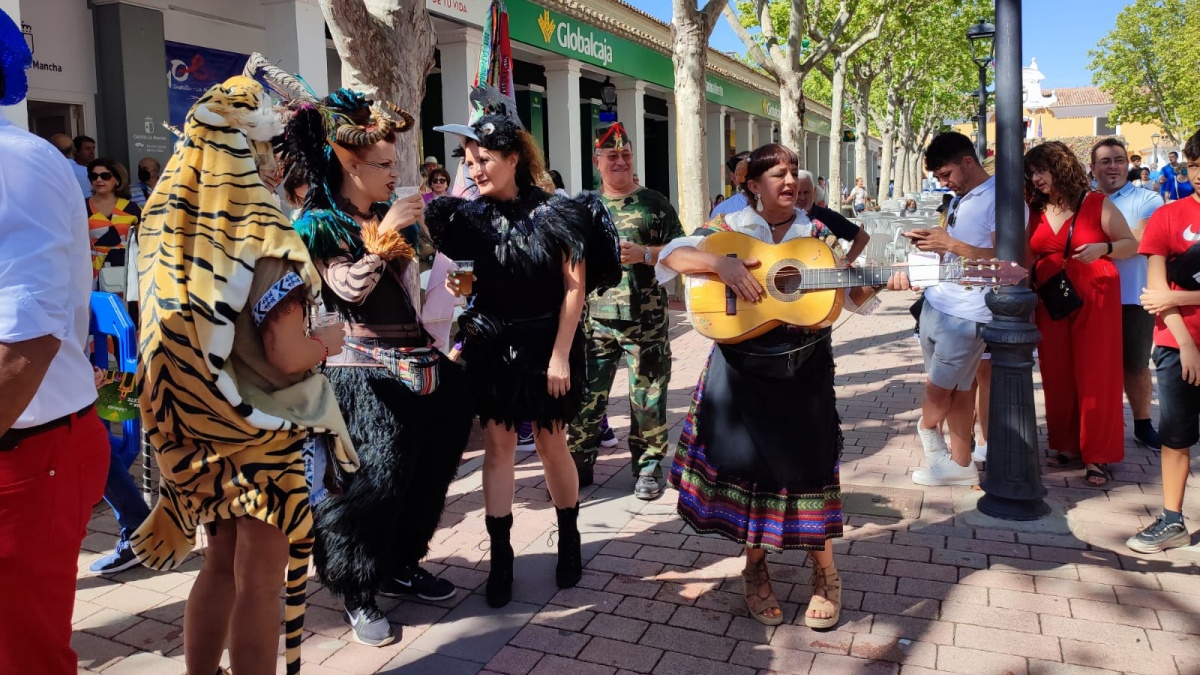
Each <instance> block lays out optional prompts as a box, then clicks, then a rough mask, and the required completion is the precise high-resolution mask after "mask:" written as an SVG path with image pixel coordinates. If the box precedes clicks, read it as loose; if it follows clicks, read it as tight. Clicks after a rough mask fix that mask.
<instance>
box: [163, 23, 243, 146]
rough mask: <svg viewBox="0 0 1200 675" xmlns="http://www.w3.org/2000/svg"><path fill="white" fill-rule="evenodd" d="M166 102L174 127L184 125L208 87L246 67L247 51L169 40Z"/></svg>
mask: <svg viewBox="0 0 1200 675" xmlns="http://www.w3.org/2000/svg"><path fill="white" fill-rule="evenodd" d="M166 47H167V104H168V106H169V108H170V120H171V126H174V127H177V128H181V127H182V126H183V121H184V119H186V118H187V113H188V110H190V109H191V107H192V104H193V103H195V102H196V99H198V98H200V96H201V94H203V93H204V92H205V91H207V90H208V88H209V87H211V86H213V85H214V84H217V83H219V82H224V81H225V80H226V79H228V78H230V77H233V76H234V75H240V74H241V72H242V69H243V68H245V67H246V61H247V60H248V59H249V58H250V57H249V55H248V54H238V53H236V52H227V51H224V50H221V49H210V48H208V47H197V46H196V45H189V44H184V43H182V42H171V41H170V40H167V41H166Z"/></svg>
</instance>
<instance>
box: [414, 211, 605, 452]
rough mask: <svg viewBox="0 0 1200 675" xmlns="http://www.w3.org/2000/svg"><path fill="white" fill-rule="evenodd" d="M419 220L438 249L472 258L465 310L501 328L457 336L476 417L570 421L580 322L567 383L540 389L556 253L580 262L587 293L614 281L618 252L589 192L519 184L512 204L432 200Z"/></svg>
mask: <svg viewBox="0 0 1200 675" xmlns="http://www.w3.org/2000/svg"><path fill="white" fill-rule="evenodd" d="M425 219H426V225H427V226H428V227H429V230H430V233H431V234H432V235H433V240H434V243H435V244H436V245H437V248H438V249H439V250H441V251H442V252H443V253H445V254H446V255H447V256H449V257H451V258H453V259H455V260H473V261H474V262H475V277H476V282H475V287H474V290H475V295H474V297H473V299H472V302H471V311H472V312H475V313H478V314H481V315H483V316H484V317H487V319H488V320H490V321H491V322H492V323H493V324H495V325H496V326H498V327H499V328H500V332H499V335H498V336H496V337H494V338H492V339H487V338H483V337H480V336H478V335H472V334H470V333H469V332H465V334H463V335H462V341H463V360H464V361H465V362H466V365H467V377H468V379H469V380H470V384H471V390H472V392H473V393H474V394H475V404H476V411H477V412H478V413H479V419H480V421H481V422H487V421H489V420H492V421H496V422H500V423H503V424H505V425H506V426H508V427H510V428H512V427H514V426H515V425H517V424H519V423H521V422H525V421H533V422H535V423H537V424H538V425H539V426H542V427H544V428H555V426H556V425H565V424H569V423H570V421H571V420H573V419H574V418H575V416H576V415H577V414H578V412H579V406H580V404H581V400H582V399H581V397H582V395H583V392H585V391H586V390H587V386H586V385H587V374H586V370H585V368H586V364H585V359H584V340H585V337H584V334H583V328H582V321H581V323H580V326H579V328H578V329H577V330H576V332H575V339H574V341H573V342H572V343H571V351H570V355H569V361H568V362H569V365H570V371H571V373H570V376H571V387H570V389H569V390H568V391H567V394H566V395H565V396H562V397H559V398H552V397H551V396H550V394H549V393H548V392H547V390H546V370H547V367H548V366H549V363H550V355H551V352H552V351H553V349H554V341H555V338H556V337H557V334H558V320H559V312H560V311H561V309H562V304H563V299H564V297H565V294H566V291H565V289H564V286H563V260H564V258H566V259H568V260H570V261H572V262H576V263H578V262H580V261H584V260H586V262H587V269H586V272H587V280H586V281H587V283H586V285H587V289H586V290H587V292H591V291H592V290H594V289H596V288H599V287H607V286H610V285H612V284H613V283H615V281H616V279H617V278H618V275H619V273H620V257H619V253H618V252H617V236H616V229H615V228H614V227H613V224H612V221H611V220H609V218H608V212H607V211H606V210H605V209H604V207H603V205H602V204H600V202H599V200H598V199H597V198H596V197H595V196H593V195H581V196H580V197H577V198H575V199H569V198H566V197H562V196H559V195H553V194H548V193H546V192H544V191H542V190H540V189H538V188H536V187H527V188H524V189H522V190H521V191H520V194H519V196H518V198H517V199H516V200H515V201H512V202H500V201H496V200H493V199H490V198H487V197H480V198H479V199H476V200H474V201H465V200H462V199H457V198H453V197H442V198H440V199H435V200H434V201H433V202H431V203H430V204H429V206H428V208H427V210H426V218H425ZM463 323H464V322H461V321H460V324H463Z"/></svg>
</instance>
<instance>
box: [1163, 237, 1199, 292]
mask: <svg viewBox="0 0 1200 675" xmlns="http://www.w3.org/2000/svg"><path fill="white" fill-rule="evenodd" d="M1167 281H1169V282H1171V283H1173V284H1175V285H1176V286H1178V287H1179V288H1181V289H1183V290H1185V291H1200V245H1197V244H1192V245H1191V246H1190V247H1189V248H1188V250H1186V251H1184V252H1183V253H1180V254H1179V255H1177V256H1175V257H1174V258H1171V259H1170V260H1168V261H1167Z"/></svg>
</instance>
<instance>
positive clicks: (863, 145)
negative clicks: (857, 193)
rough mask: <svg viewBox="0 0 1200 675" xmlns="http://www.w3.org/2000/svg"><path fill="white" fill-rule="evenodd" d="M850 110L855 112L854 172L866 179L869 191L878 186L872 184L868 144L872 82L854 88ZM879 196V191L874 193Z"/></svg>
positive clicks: (859, 84) (862, 83)
mask: <svg viewBox="0 0 1200 675" xmlns="http://www.w3.org/2000/svg"><path fill="white" fill-rule="evenodd" d="M850 111H851V112H853V113H854V136H855V138H854V174H855V175H856V176H862V177H863V180H864V181H866V186H867V192H868V193H869V192H870V191H871V190H872V189H874V188H876V187H878V186H876V185H872V184H871V182H870V181H869V180H867V178H868V176H870V172H871V165H870V157H868V153H870V148H869V147H868V145H867V137H868V136H869V135H870V133H871V125H870V114H871V83H870V82H859V83H858V84H857V86H856V87H855V90H854V95H853V96H851V97H850ZM874 196H875V197H876V198H878V197H879V193H878V192H876V193H875V195H874Z"/></svg>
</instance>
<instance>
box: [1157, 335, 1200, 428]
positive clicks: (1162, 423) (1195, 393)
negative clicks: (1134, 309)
mask: <svg viewBox="0 0 1200 675" xmlns="http://www.w3.org/2000/svg"><path fill="white" fill-rule="evenodd" d="M1154 366H1155V368H1156V370H1157V374H1158V410H1159V416H1158V437H1159V439H1160V440H1161V441H1162V444H1163V447H1167V448H1174V449H1176V450H1183V449H1185V448H1190V447H1192V446H1193V445H1195V444H1196V442H1197V441H1200V387H1198V386H1196V385H1194V384H1188V383H1187V382H1184V381H1183V362H1182V361H1181V360H1180V358H1179V350H1178V349H1173V348H1171V347H1155V348H1154Z"/></svg>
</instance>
